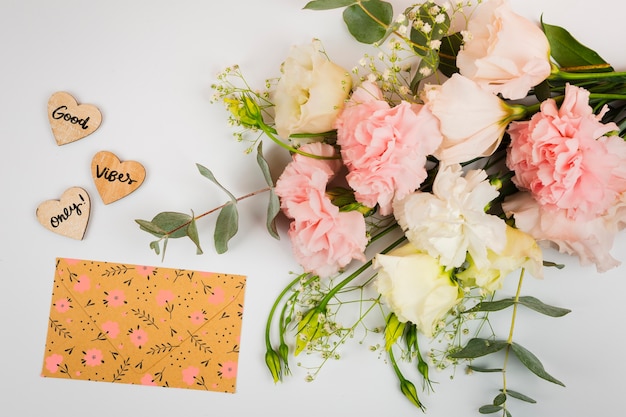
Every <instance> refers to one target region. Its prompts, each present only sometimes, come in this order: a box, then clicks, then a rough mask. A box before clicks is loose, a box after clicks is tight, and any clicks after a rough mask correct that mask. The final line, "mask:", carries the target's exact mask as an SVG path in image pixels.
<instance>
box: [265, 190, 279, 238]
mask: <svg viewBox="0 0 626 417" xmlns="http://www.w3.org/2000/svg"><path fill="white" fill-rule="evenodd" d="M278 213H280V200H279V199H278V196H277V195H276V193H275V192H274V189H273V188H272V189H271V190H270V198H269V202H268V204H267V222H266V226H267V231H268V232H269V234H270V236H272V237H273V238H275V239H280V236H279V235H278V230H277V229H276V216H278Z"/></svg>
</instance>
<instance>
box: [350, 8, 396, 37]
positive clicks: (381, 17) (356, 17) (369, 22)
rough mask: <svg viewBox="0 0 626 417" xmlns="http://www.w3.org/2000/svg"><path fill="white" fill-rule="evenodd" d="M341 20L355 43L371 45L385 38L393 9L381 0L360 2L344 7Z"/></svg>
mask: <svg viewBox="0 0 626 417" xmlns="http://www.w3.org/2000/svg"><path fill="white" fill-rule="evenodd" d="M343 20H344V22H345V23H346V25H347V26H348V31H349V32H350V34H351V35H352V36H353V37H354V38H355V39H356V40H357V41H359V42H361V43H366V44H372V43H375V42H378V41H379V40H381V39H382V38H383V37H385V34H386V33H387V28H388V27H389V25H390V24H391V21H392V20H393V7H392V6H391V4H390V3H387V2H385V1H381V0H368V1H361V2H359V3H356V4H352V5H350V6H348V7H346V9H345V10H344V11H343Z"/></svg>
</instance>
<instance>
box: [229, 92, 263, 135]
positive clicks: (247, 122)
mask: <svg viewBox="0 0 626 417" xmlns="http://www.w3.org/2000/svg"><path fill="white" fill-rule="evenodd" d="M224 102H225V103H226V104H227V106H228V110H229V111H230V112H231V113H232V115H233V116H234V118H235V120H237V121H238V122H239V123H241V124H242V125H243V126H246V127H252V128H254V127H259V125H260V124H259V122H262V121H263V120H262V118H261V109H259V106H258V105H257V103H256V102H255V101H254V100H253V99H252V98H250V96H248V95H243V96H242V97H241V99H239V100H237V99H233V98H225V99H224Z"/></svg>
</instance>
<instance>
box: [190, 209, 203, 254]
mask: <svg viewBox="0 0 626 417" xmlns="http://www.w3.org/2000/svg"><path fill="white" fill-rule="evenodd" d="M187 236H189V239H191V241H192V242H193V243H195V244H196V255H202V253H203V252H202V248H201V247H200V237H199V236H198V226H197V225H196V218H195V215H194V214H193V211H192V212H191V223H189V226H188V227H187Z"/></svg>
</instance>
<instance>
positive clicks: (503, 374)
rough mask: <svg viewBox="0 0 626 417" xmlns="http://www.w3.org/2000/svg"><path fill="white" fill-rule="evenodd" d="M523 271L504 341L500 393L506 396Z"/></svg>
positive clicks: (522, 271)
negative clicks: (508, 366) (507, 373)
mask: <svg viewBox="0 0 626 417" xmlns="http://www.w3.org/2000/svg"><path fill="white" fill-rule="evenodd" d="M524 271H525V269H524V268H522V269H521V271H520V276H519V282H518V283H517V291H516V292H515V299H514V303H513V314H512V315H511V328H510V329H509V337H508V338H507V340H506V343H507V345H506V350H505V353H504V364H503V366H502V392H503V393H504V394H505V395H506V368H507V364H508V361H509V356H510V353H511V344H512V343H513V333H514V331H515V320H516V318H517V306H518V304H519V297H520V293H521V291H522V283H523V282H524Z"/></svg>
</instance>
